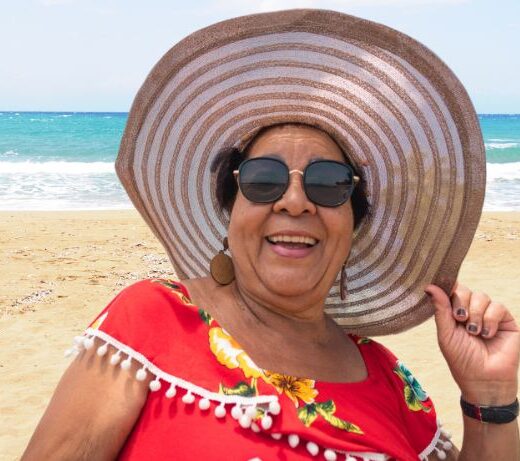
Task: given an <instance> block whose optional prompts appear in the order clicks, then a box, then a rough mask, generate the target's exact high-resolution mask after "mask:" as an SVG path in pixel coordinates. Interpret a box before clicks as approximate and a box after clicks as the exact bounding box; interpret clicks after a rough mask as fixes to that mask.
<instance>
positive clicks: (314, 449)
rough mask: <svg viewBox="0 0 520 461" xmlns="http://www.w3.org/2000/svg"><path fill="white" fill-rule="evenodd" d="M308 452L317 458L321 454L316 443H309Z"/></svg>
mask: <svg viewBox="0 0 520 461" xmlns="http://www.w3.org/2000/svg"><path fill="white" fill-rule="evenodd" d="M307 451H308V452H309V453H310V454H311V455H312V456H316V455H317V454H318V453H319V452H320V447H318V445H316V444H315V443H314V442H307Z"/></svg>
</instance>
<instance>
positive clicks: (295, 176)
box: [273, 170, 316, 216]
mask: <svg viewBox="0 0 520 461" xmlns="http://www.w3.org/2000/svg"><path fill="white" fill-rule="evenodd" d="M289 176H290V177H289V185H288V186H287V190H286V191H285V193H284V194H283V195H282V197H281V198H280V199H279V200H277V201H276V202H274V204H273V211H274V212H275V213H287V214H289V215H290V216H299V215H301V214H302V213H310V214H316V205H315V204H314V203H312V202H311V201H310V200H309V199H308V198H307V195H306V194H305V190H304V188H303V172H301V171H299V170H292V171H290V172H289Z"/></svg>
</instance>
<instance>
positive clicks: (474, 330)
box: [467, 323, 478, 333]
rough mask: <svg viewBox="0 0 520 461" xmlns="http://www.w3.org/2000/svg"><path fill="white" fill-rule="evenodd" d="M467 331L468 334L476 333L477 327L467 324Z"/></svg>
mask: <svg viewBox="0 0 520 461" xmlns="http://www.w3.org/2000/svg"><path fill="white" fill-rule="evenodd" d="M467 329H468V331H469V332H470V333H476V332H477V331H478V325H476V324H474V323H469V324H468V326H467Z"/></svg>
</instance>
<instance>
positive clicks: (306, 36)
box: [116, 10, 485, 335]
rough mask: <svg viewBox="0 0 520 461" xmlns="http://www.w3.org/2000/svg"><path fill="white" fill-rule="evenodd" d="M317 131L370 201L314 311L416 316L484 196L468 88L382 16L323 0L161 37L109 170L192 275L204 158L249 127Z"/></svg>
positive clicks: (341, 315)
mask: <svg viewBox="0 0 520 461" xmlns="http://www.w3.org/2000/svg"><path fill="white" fill-rule="evenodd" d="M288 122H298V123H305V124H309V125H312V126H316V127H319V128H321V129H322V130H324V131H326V132H327V133H329V134H330V135H331V136H332V137H333V138H334V139H335V140H336V141H337V142H338V144H339V145H340V146H341V147H342V149H343V150H344V151H345V152H346V153H347V154H348V157H349V159H350V160H351V161H352V162H353V163H354V164H355V165H356V166H357V168H358V169H359V171H360V172H361V174H362V176H363V177H364V180H365V181H366V187H367V190H368V199H369V202H370V205H371V213H370V215H369V216H368V217H367V218H366V219H365V220H364V221H363V223H362V224H361V226H360V227H359V229H358V230H357V232H356V233H355V236H354V240H353V245H352V251H351V254H350V257H349V261H348V268H347V280H348V297H347V299H346V300H345V301H342V300H341V299H340V296H339V291H340V290H339V276H338V280H337V281H336V283H335V284H334V285H333V287H332V288H331V291H330V295H329V297H328V298H327V300H326V311H327V312H328V313H329V314H330V315H331V316H332V317H333V318H334V319H335V320H336V322H337V323H339V324H340V325H341V326H343V327H344V328H345V329H347V330H349V331H353V332H356V333H359V334H367V335H379V334H388V333H395V332H398V331H402V330H404V329H407V328H409V327H411V326H414V325H417V324H418V323H420V322H422V321H424V320H425V319H426V318H428V317H429V316H431V314H432V313H433V307H432V305H431V303H430V301H429V298H428V297H427V296H426V295H425V293H424V291H423V288H424V286H425V285H426V284H428V283H435V284H437V285H439V286H441V287H442V288H443V289H444V290H445V291H446V292H449V290H450V289H451V288H452V286H453V283H454V281H455V279H456V277H457V273H458V270H459V267H460V265H461V263H462V260H463V258H464V256H465V255H466V252H467V250H468V248H469V245H470V243H471V240H472V238H473V235H474V233H475V230H476V227H477V224H478V221H479V218H480V214H481V209H482V204H483V199H484V189H485V151H484V144H483V141H482V135H481V132H480V127H479V123H478V118H477V116H476V113H475V110H474V108H473V106H472V104H471V101H470V99H469V97H468V95H467V93H466V91H465V89H464V87H463V86H462V84H461V83H460V81H459V80H458V79H457V78H456V77H455V75H454V74H453V73H452V72H451V70H450V69H449V68H448V67H447V66H446V65H445V64H444V63H443V62H442V61H441V60H440V59H439V58H438V57H437V56H435V55H434V54H433V53H432V52H431V51H430V50H428V49H427V48H426V47H424V46H423V45H421V44H420V43H418V42H417V41H415V40H413V39H411V38H410V37H408V36H406V35H404V34H402V33H400V32H397V31H395V30H393V29H391V28H389V27H386V26H383V25H380V24H377V23H373V22H370V21H366V20H363V19H359V18H355V17H352V16H348V15H345V14H342V13H338V12H333V11H324V10H290V11H281V12H275V13H265V14H256V15H250V16H244V17H240V18H235V19H231V20H228V21H224V22H221V23H218V24H215V25H212V26H210V27H207V28H205V29H202V30H199V31H197V32H195V33H193V34H191V35H190V36H188V37H187V38H185V39H184V40H182V41H181V42H179V43H178V44H176V45H175V46H174V47H173V48H171V49H170V50H169V51H168V52H167V53H166V54H165V55H164V56H163V58H162V59H161V60H160V61H159V62H158V63H157V64H156V66H155V67H154V68H153V70H152V71H151V73H150V74H149V76H148V78H147V79H146V81H145V83H144V84H143V86H142V87H141V89H140V90H139V92H138V94H137V96H136V98H135V101H134V103H133V105H132V109H131V111H130V114H129V118H128V122H127V126H126V129H125V133H124V136H123V139H122V142H121V147H120V151H119V155H118V158H117V162H116V170H117V173H118V175H119V178H120V180H121V182H122V183H123V186H124V187H125V189H126V190H127V192H128V195H129V196H130V198H131V200H132V202H133V203H134V205H135V207H136V208H137V210H138V211H139V212H140V213H141V215H142V216H143V217H144V219H145V220H146V222H147V223H148V225H149V226H150V227H151V229H152V230H153V232H154V233H155V235H156V236H157V238H158V239H159V240H160V241H161V243H162V244H163V245H164V247H165V249H166V251H167V253H168V255H169V257H170V260H171V262H172V264H173V266H174V268H175V270H176V272H177V274H178V276H179V277H181V278H193V277H201V276H205V275H207V274H208V272H209V261H210V259H211V258H212V257H213V256H214V255H215V254H216V253H217V252H218V251H219V250H221V248H222V239H223V237H224V236H225V235H226V233H227V232H226V229H227V216H226V215H225V214H223V213H222V212H221V211H220V210H219V208H218V205H217V203H216V199H215V195H214V190H213V189H214V180H213V178H212V176H211V174H210V168H209V166H210V164H211V162H212V160H213V158H214V156H215V155H216V154H217V153H218V151H219V150H220V149H221V148H223V147H229V146H237V145H239V144H240V143H242V142H243V141H244V140H245V139H250V138H251V136H253V135H254V133H256V132H257V131H258V130H259V129H261V128H262V127H265V126H269V125H274V124H278V123H288Z"/></svg>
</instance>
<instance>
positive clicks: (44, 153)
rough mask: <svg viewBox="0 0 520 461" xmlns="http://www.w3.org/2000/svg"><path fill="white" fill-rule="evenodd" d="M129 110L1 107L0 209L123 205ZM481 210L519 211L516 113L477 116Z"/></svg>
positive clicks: (519, 118)
mask: <svg viewBox="0 0 520 461" xmlns="http://www.w3.org/2000/svg"><path fill="white" fill-rule="evenodd" d="M127 116H128V114H127V113H111V112H107V113H104V112H95V113H91V112H59V113H58V112H0V210H101V209H129V208H132V204H131V203H130V200H129V199H128V198H127V196H126V193H125V191H124V190H123V188H122V187H121V185H120V184H119V181H118V179H117V176H116V174H115V171H114V161H115V158H116V155H117V150H118V147H119V142H120V140H121V136H122V134H123V130H124V127H125V124H126V120H127ZM479 120H480V124H481V127H482V132H483V135H484V142H485V145H486V159H487V187H486V196H485V202H484V209H485V210H487V211H513V210H516V211H520V115H500V114H490V115H487V114H483V115H479Z"/></svg>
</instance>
